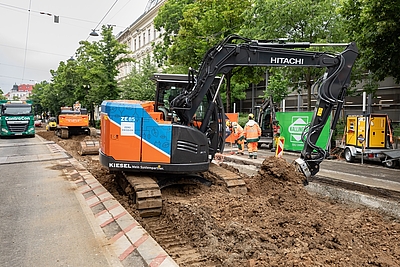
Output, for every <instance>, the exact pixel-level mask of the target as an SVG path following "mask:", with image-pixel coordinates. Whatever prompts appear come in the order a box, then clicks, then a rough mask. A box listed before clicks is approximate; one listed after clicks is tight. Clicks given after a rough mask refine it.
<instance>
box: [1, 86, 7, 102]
mask: <svg viewBox="0 0 400 267" xmlns="http://www.w3.org/2000/svg"><path fill="white" fill-rule="evenodd" d="M5 99H7V98H6V97H5V96H4V92H3V90H1V88H0V100H5Z"/></svg>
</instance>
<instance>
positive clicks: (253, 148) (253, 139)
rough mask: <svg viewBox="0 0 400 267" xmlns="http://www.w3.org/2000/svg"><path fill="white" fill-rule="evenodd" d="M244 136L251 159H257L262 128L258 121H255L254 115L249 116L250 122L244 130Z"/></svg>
mask: <svg viewBox="0 0 400 267" xmlns="http://www.w3.org/2000/svg"><path fill="white" fill-rule="evenodd" d="M243 136H244V137H245V139H246V142H247V150H248V151H249V158H250V159H253V158H254V159H256V158H257V150H258V141H259V140H260V136H261V128H260V126H259V125H258V123H257V122H256V121H254V114H252V113H250V114H249V121H248V122H247V123H246V125H245V126H244V129H243Z"/></svg>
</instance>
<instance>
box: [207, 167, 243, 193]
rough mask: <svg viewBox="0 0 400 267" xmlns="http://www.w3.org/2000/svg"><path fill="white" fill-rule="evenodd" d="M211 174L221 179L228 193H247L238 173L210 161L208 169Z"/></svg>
mask: <svg viewBox="0 0 400 267" xmlns="http://www.w3.org/2000/svg"><path fill="white" fill-rule="evenodd" d="M208 172H210V173H211V174H212V175H214V176H217V177H218V178H219V179H221V180H223V181H224V183H225V185H226V187H227V189H228V191H229V193H231V194H236V195H245V194H247V187H246V183H245V182H244V180H243V179H242V177H240V175H239V174H237V173H235V172H232V171H229V170H227V169H224V168H222V167H221V166H219V165H217V164H214V163H210V168H209V169H208Z"/></svg>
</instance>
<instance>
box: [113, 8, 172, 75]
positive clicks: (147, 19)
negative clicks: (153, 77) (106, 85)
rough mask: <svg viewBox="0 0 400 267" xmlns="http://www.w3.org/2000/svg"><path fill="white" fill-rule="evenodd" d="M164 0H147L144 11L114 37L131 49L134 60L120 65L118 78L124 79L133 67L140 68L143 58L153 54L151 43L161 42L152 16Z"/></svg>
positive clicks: (154, 15)
mask: <svg viewBox="0 0 400 267" xmlns="http://www.w3.org/2000/svg"><path fill="white" fill-rule="evenodd" d="M165 1H166V0H149V2H148V3H147V6H146V9H145V11H144V13H143V14H142V15H141V16H140V17H139V18H138V19H136V20H135V21H134V22H133V23H132V24H131V25H130V26H129V27H127V28H126V29H125V30H123V31H122V32H120V33H118V34H117V36H116V39H117V40H118V41H119V42H120V43H124V44H126V45H127V46H128V47H129V49H130V50H131V51H132V53H133V54H132V57H133V58H134V59H135V62H130V63H126V64H123V65H121V66H120V69H119V70H120V72H119V76H118V80H122V79H124V77H126V76H127V75H128V74H129V73H130V72H131V71H132V69H133V68H136V69H139V70H140V65H141V62H142V61H143V59H145V58H146V57H147V56H150V58H151V57H152V56H153V53H152V51H153V43H158V42H162V39H161V34H162V32H160V31H157V30H156V29H155V28H154V22H153V21H154V18H155V17H156V16H157V13H158V10H159V8H160V7H161V6H162V5H163V4H164V2H165Z"/></svg>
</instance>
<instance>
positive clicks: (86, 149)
mask: <svg viewBox="0 0 400 267" xmlns="http://www.w3.org/2000/svg"><path fill="white" fill-rule="evenodd" d="M90 138H91V137H90V136H87V137H85V140H83V141H81V142H80V143H79V150H78V153H79V154H80V155H81V156H84V155H98V154H99V149H100V141H99V140H95V139H90Z"/></svg>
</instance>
